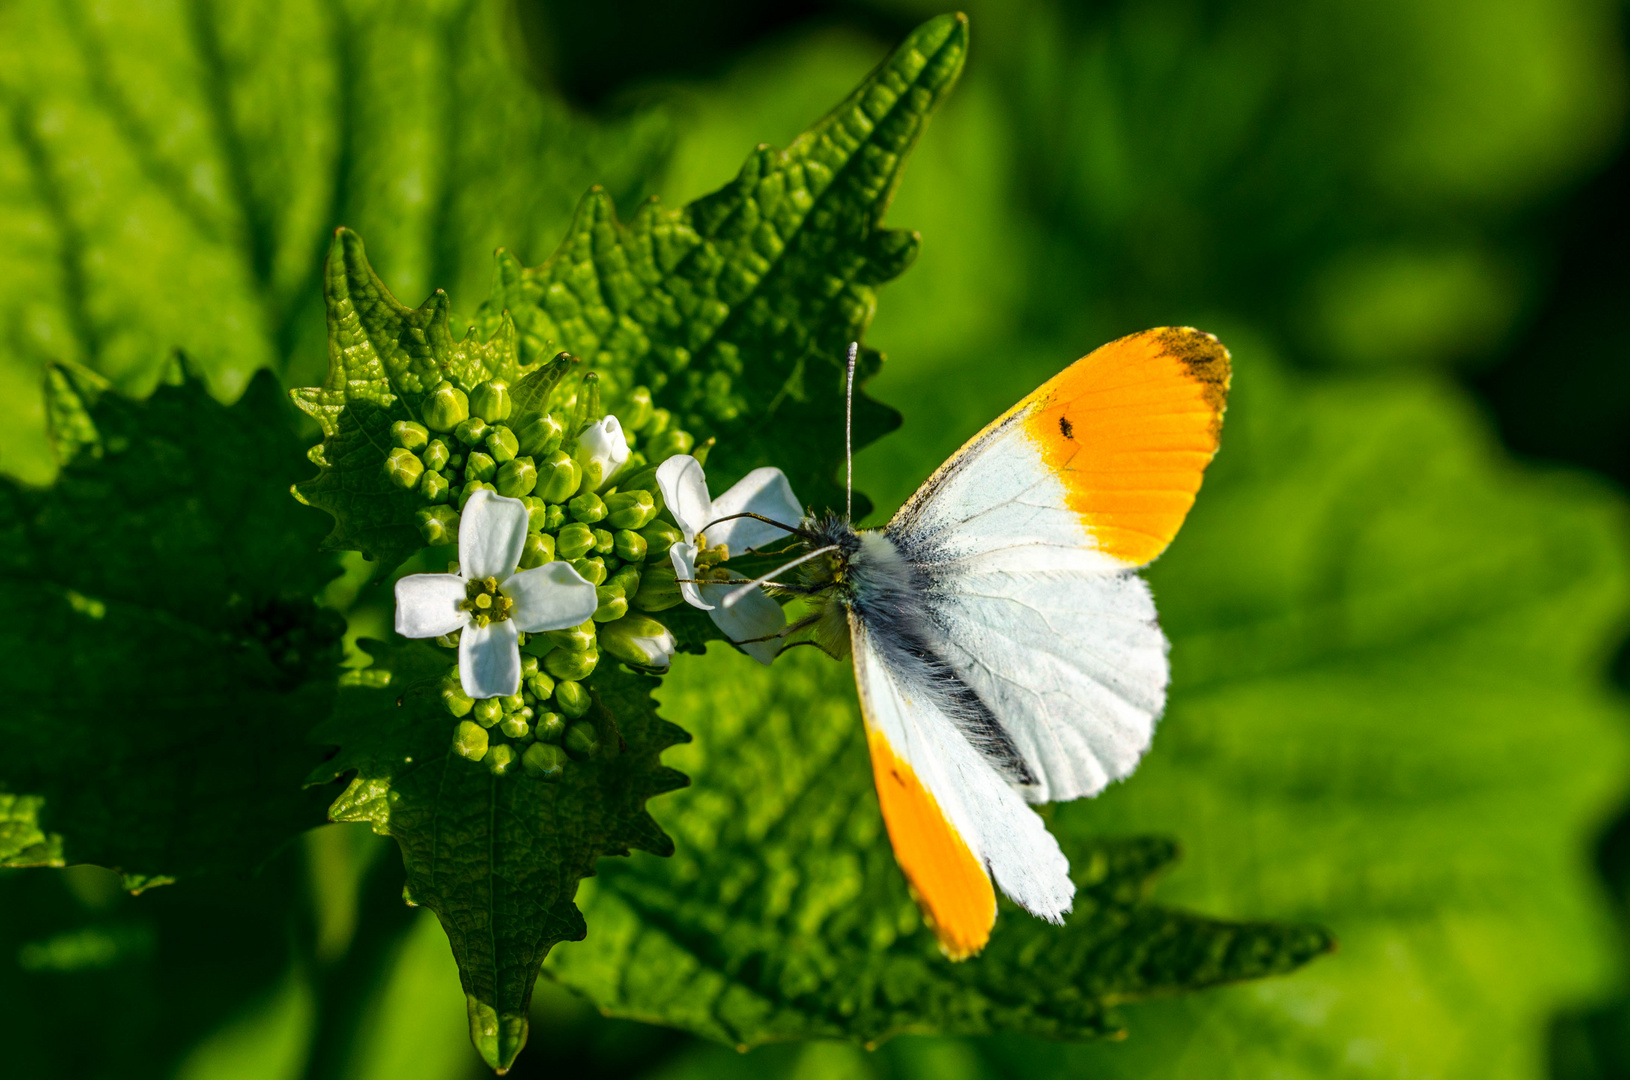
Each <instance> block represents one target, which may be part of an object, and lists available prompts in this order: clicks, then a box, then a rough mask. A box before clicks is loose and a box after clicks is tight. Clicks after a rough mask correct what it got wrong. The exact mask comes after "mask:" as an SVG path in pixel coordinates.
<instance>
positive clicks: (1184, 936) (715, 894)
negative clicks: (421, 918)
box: [546, 645, 1331, 1047]
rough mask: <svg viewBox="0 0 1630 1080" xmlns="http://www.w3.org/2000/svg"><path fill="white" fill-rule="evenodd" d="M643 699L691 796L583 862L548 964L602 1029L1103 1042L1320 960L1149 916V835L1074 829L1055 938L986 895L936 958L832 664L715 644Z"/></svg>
mask: <svg viewBox="0 0 1630 1080" xmlns="http://www.w3.org/2000/svg"><path fill="white" fill-rule="evenodd" d="M662 698H663V707H664V710H665V711H670V712H673V713H675V714H676V715H682V716H684V717H685V718H686V722H687V723H688V724H690V725H692V726H693V727H694V728H695V730H696V732H697V740H696V742H695V743H694V744H693V745H691V746H688V747H685V748H683V749H681V750H678V751H675V752H674V754H673V755H672V756H673V759H674V761H675V763H676V764H679V765H680V766H681V767H682V768H684V769H686V770H687V771H688V772H690V773H692V775H693V776H694V777H695V780H696V784H695V786H694V787H693V788H691V789H690V790H689V791H686V792H684V793H682V794H680V795H677V796H675V797H674V798H673V799H671V800H668V801H667V802H666V803H665V804H664V806H663V824H664V825H665V826H666V827H667V828H668V829H670V830H671V831H672V832H673V833H674V835H675V838H676V850H677V854H676V855H675V856H674V857H673V858H671V859H665V860H660V861H659V860H656V859H650V858H645V857H636V858H634V859H632V860H630V861H629V862H627V863H621V862H619V863H616V864H611V863H607V864H602V866H601V868H600V876H599V877H598V878H597V879H596V880H595V881H594V882H592V883H591V884H590V885H589V886H588V887H586V888H585V889H584V901H583V904H584V914H585V917H586V918H587V919H588V921H589V922H590V923H591V925H592V926H593V928H594V933H593V934H592V935H590V937H589V938H588V940H587V941H585V942H584V943H583V944H581V945H578V946H575V947H573V948H571V949H568V950H563V951H561V952H559V953H556V954H555V955H553V956H552V957H551V958H550V960H549V962H548V965H547V968H546V970H547V971H548V973H549V974H550V975H552V976H553V977H554V978H556V979H558V980H560V981H561V982H563V983H565V984H566V985H567V986H570V987H571V988H573V989H574V990H577V991H579V992H581V993H584V994H586V995H587V996H588V997H589V998H590V1000H592V1001H593V1002H594V1003H595V1004H596V1005H598V1006H600V1007H601V1008H602V1009H605V1010H608V1011H610V1012H611V1013H612V1014H614V1015H621V1016H629V1017H633V1018H636V1019H641V1020H649V1021H653V1022H657V1023H664V1024H671V1025H674V1026H678V1027H684V1028H686V1029H688V1030H691V1031H694V1032H697V1033H698V1034H702V1035H705V1036H707V1037H709V1038H713V1039H718V1040H720V1041H723V1042H726V1043H729V1044H731V1045H736V1046H742V1047H746V1046H753V1045H756V1044H759V1043H763V1042H769V1041H773V1040H780V1039H793V1038H834V1037H836V1038H849V1039H854V1040H858V1041H861V1042H865V1043H876V1042H879V1041H882V1040H884V1039H887V1038H888V1037H890V1036H892V1035H896V1034H899V1033H902V1032H924V1031H943V1032H960V1033H967V1034H989V1033H991V1032H996V1031H1019V1032H1029V1033H1032V1034H1041V1035H1048V1036H1055V1037H1058V1036H1063V1037H1072V1038H1087V1037H1096V1036H1105V1035H1110V1036H1113V1035H1118V1034H1120V1033H1121V1032H1122V1022H1121V1020H1120V1018H1119V1016H1118V1015H1117V1014H1116V1012H1115V1010H1114V1006H1115V1005H1117V1004H1119V1003H1121V1002H1124V1001H1127V1000H1130V999H1135V998H1138V997H1142V996H1146V995H1149V994H1158V993H1167V992H1172V991H1177V990H1192V989H1197V988H1200V987H1205V986H1212V985H1215V984H1217V983H1221V982H1232V981H1237V980H1240V979H1247V978H1258V977H1261V976H1264V975H1271V974H1277V973H1281V972H1285V971H1289V970H1291V969H1293V968H1295V967H1297V966H1299V965H1300V964H1302V963H1304V962H1306V961H1307V960H1308V959H1310V958H1311V957H1313V956H1316V955H1318V954H1319V953H1321V952H1324V951H1326V950H1327V949H1328V948H1329V947H1330V945H1331V942H1330V939H1329V937H1328V936H1327V935H1325V934H1324V932H1323V931H1320V930H1317V929H1315V928H1312V927H1305V926H1288V925H1274V924H1266V923H1238V922H1226V921H1222V920H1215V919H1207V918H1203V917H1200V916H1196V915H1190V914H1186V913H1183V912H1177V911H1172V910H1170V909H1166V908H1162V907H1158V906H1155V905H1151V904H1147V903H1145V902H1144V895H1143V894H1144V890H1145V885H1146V883H1147V882H1148V880H1149V878H1150V877H1151V876H1152V875H1153V874H1154V873H1155V872H1157V871H1158V870H1159V869H1160V868H1161V867H1162V866H1164V865H1165V864H1166V863H1167V862H1169V861H1170V860H1171V859H1172V858H1173V857H1174V855H1175V849H1174V847H1173V845H1172V844H1171V843H1170V842H1169V841H1165V840H1158V839H1147V838H1145V839H1133V840H1109V839H1104V838H1102V837H1087V836H1085V835H1082V834H1076V835H1069V836H1066V837H1065V842H1066V844H1067V851H1068V854H1069V855H1070V859H1071V866H1072V872H1073V874H1074V877H1075V880H1076V882H1077V884H1078V885H1079V886H1080V891H1079V892H1078V893H1077V896H1076V902H1075V910H1074V912H1073V913H1072V914H1071V915H1070V916H1069V918H1068V921H1067V923H1066V925H1065V926H1064V927H1063V928H1057V927H1053V926H1051V925H1049V924H1047V923H1044V922H1041V921H1040V920H1037V919H1033V918H1031V917H1030V916H1028V915H1026V914H1024V913H1023V912H1022V911H1020V910H1018V909H1017V908H1015V907H1013V906H1012V905H1010V904H1007V903H1005V902H1004V904H1003V910H1002V913H1001V915H1000V917H999V918H998V920H997V925H996V930H995V933H994V934H993V935H992V938H991V942H990V945H989V946H988V947H987V948H986V950H985V951H984V952H983V953H982V954H981V955H980V956H978V957H976V958H975V959H973V960H970V961H967V962H965V963H960V964H959V963H952V962H951V961H949V960H946V959H945V958H944V957H943V956H942V955H941V954H940V951H939V948H938V946H937V944H936V943H935V940H934V936H933V934H932V933H931V932H929V931H928V930H927V929H926V928H924V927H923V926H922V923H921V920H920V918H919V916H918V914H917V909H916V905H915V904H914V903H913V902H912V900H911V897H910V895H909V894H908V892H907V889H906V885H905V882H904V880H903V879H902V878H901V876H900V871H899V868H898V867H897V866H896V865H895V862H894V858H893V856H892V854H891V852H890V848H889V844H888V839H887V836H886V835H885V833H884V831H883V823H882V818H881V816H880V814H879V812H878V808H877V800H876V797H875V795H874V794H873V793H872V779H871V767H870V765H869V762H868V757H867V749H866V741H865V736H864V734H863V730H862V727H861V723H860V717H859V712H858V709H857V707H856V705H855V702H854V700H853V698H854V692H853V676H852V674H851V673H850V671H849V668H848V665H846V664H838V663H834V662H833V661H831V660H829V659H827V658H826V657H824V656H821V655H819V654H818V653H817V652H816V651H815V650H812V649H800V650H794V651H793V652H792V653H789V654H787V655H785V656H783V657H782V658H781V659H779V660H777V661H776V664H775V667H774V670H773V671H769V670H765V669H763V668H760V667H758V666H757V665H755V664H752V663H751V662H749V661H747V660H746V659H745V658H742V657H740V656H737V655H736V654H734V653H731V652H728V651H726V650H725V649H724V648H723V647H722V646H718V645H715V646H714V647H713V649H712V650H711V652H710V654H709V656H708V657H707V658H706V659H705V660H698V661H692V662H690V663H687V664H685V665H684V666H683V667H679V666H676V667H675V669H674V673H673V674H672V675H671V676H669V678H668V679H667V680H666V682H665V684H664V688H663V692H662Z"/></svg>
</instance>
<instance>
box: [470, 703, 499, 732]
mask: <svg viewBox="0 0 1630 1080" xmlns="http://www.w3.org/2000/svg"><path fill="white" fill-rule="evenodd" d="M503 718H504V707H503V705H501V704H499V702H498V699H497V698H494V697H489V698H482V699H481V700H480V701H478V702H476V703H475V722H476V723H478V724H480V725H481V726H482V727H484V728H490V727H492V726H493V725H494V724H496V723H497V722H498V721H500V720H502V719H503Z"/></svg>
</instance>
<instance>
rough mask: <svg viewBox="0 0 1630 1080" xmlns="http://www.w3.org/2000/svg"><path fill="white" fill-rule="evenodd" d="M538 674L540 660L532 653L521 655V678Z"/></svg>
mask: <svg viewBox="0 0 1630 1080" xmlns="http://www.w3.org/2000/svg"><path fill="white" fill-rule="evenodd" d="M537 673H538V658H537V657H536V656H533V655H532V654H531V653H522V654H521V678H523V679H524V678H526V677H527V676H529V675H536V674H537Z"/></svg>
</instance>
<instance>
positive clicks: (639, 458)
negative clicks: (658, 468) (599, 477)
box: [603, 450, 645, 488]
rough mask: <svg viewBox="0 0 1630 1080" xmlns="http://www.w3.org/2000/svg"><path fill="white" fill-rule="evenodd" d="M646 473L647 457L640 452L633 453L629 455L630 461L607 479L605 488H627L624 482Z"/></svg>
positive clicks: (624, 463)
mask: <svg viewBox="0 0 1630 1080" xmlns="http://www.w3.org/2000/svg"><path fill="white" fill-rule="evenodd" d="M644 471H645V455H644V454H642V453H640V452H639V451H638V450H635V451H634V452H633V453H631V454H629V455H628V460H627V461H625V462H623V463H622V465H621V466H620V467H619V468H618V469H617V471H616V472H614V473H612V474H611V476H609V477H608V478H607V479H606V482H605V484H604V485H603V486H604V487H608V488H626V487H627V486H628V485H627V484H625V483H623V481H624V480H626V479H627V478H628V477H630V476H638V475H640V474H641V473H643V472H644Z"/></svg>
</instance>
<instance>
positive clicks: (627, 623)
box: [599, 615, 674, 671]
mask: <svg viewBox="0 0 1630 1080" xmlns="http://www.w3.org/2000/svg"><path fill="white" fill-rule="evenodd" d="M599 640H600V646H601V647H602V648H603V649H605V651H606V654H607V655H609V656H614V657H616V658H617V659H618V660H621V661H623V662H624V663H628V664H633V665H635V666H636V667H644V668H654V669H656V670H658V671H665V670H667V667H668V665H669V663H670V662H672V660H673V655H674V636H673V634H671V633H669V631H668V628H667V627H666V626H663V625H662V624H661V623H659V622H657V621H656V620H655V619H648V618H646V617H645V616H644V615H629V616H627V617H626V618H622V619H618V620H617V621H616V622H614V623H609V624H607V625H605V626H602V627H601V628H600V638H599Z"/></svg>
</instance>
